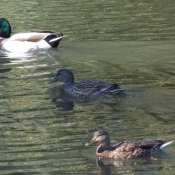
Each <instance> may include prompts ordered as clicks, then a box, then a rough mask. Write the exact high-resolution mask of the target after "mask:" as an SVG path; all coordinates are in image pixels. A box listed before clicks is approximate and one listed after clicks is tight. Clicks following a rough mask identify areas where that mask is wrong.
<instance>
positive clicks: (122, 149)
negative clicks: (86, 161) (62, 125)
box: [86, 131, 173, 159]
mask: <svg viewBox="0 0 175 175" xmlns="http://www.w3.org/2000/svg"><path fill="white" fill-rule="evenodd" d="M172 142H173V141H163V140H151V139H149V140H126V141H123V142H120V143H118V144H116V145H113V146H110V137H109V134H108V133H107V132H106V131H96V132H95V133H94V137H93V138H92V140H91V141H90V142H89V143H86V146H89V145H91V144H93V143H98V144H99V146H98V148H97V150H96V155H97V156H98V157H99V158H107V159H131V158H137V157H144V156H147V155H152V154H155V153H158V152H162V151H163V150H165V148H166V147H167V146H168V145H169V144H171V143H172Z"/></svg>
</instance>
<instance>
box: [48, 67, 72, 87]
mask: <svg viewBox="0 0 175 175" xmlns="http://www.w3.org/2000/svg"><path fill="white" fill-rule="evenodd" d="M56 81H60V82H62V83H63V84H72V83H74V75H73V73H72V72H71V71H70V70H69V69H59V70H58V72H57V75H56V76H55V78H53V79H52V80H50V82H49V83H53V82H56Z"/></svg>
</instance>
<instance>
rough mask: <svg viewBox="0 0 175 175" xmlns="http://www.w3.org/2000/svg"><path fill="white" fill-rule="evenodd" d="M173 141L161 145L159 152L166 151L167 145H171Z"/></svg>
mask: <svg viewBox="0 0 175 175" xmlns="http://www.w3.org/2000/svg"><path fill="white" fill-rule="evenodd" d="M173 142H174V141H173V140H171V141H168V142H165V143H163V144H162V145H161V147H160V148H159V149H160V150H161V151H164V150H165V149H166V147H167V146H168V145H170V144H171V143H173Z"/></svg>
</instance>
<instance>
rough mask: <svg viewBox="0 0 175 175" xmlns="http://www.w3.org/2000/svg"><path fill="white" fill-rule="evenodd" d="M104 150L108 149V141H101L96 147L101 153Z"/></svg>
mask: <svg viewBox="0 0 175 175" xmlns="http://www.w3.org/2000/svg"><path fill="white" fill-rule="evenodd" d="M105 150H110V142H105V143H101V144H100V145H99V147H98V148H97V151H98V153H101V152H103V151H105Z"/></svg>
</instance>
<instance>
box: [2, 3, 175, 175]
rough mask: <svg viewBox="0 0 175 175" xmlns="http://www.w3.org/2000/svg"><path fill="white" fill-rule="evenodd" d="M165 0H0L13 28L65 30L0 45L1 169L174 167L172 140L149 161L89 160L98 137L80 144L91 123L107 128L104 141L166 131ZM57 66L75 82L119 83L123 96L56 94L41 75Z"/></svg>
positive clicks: (168, 28) (169, 80) (170, 126)
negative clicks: (54, 45) (58, 37)
mask: <svg viewBox="0 0 175 175" xmlns="http://www.w3.org/2000/svg"><path fill="white" fill-rule="evenodd" d="M173 5H174V1H172V0H171V1H168V2H166V3H165V2H162V1H155V2H150V1H117V2H115V1H109V2H108V1H96V2H92V1H85V0H84V1H81V2H75V1H70V0H69V1H64V2H62V1H52V3H48V2H47V1H39V0H38V1H28V2H26V3H23V1H20V0H18V1H16V2H11V3H8V4H7V2H6V1H1V2H0V8H1V16H2V17H6V18H7V19H9V21H10V23H11V25H12V29H13V33H16V32H19V31H26V30H31V29H48V30H52V29H53V30H55V31H58V32H63V33H64V34H65V35H67V37H66V38H64V40H62V41H61V43H60V46H59V48H58V49H56V50H50V51H48V52H43V53H34V54H32V55H14V54H7V53H4V52H3V51H1V52H0V77H1V78H0V116H1V122H0V128H1V129H0V133H1V137H0V143H1V144H0V155H1V159H0V160H1V161H0V171H1V174H72V173H74V174H117V173H118V174H173V173H174V169H175V164H174V162H175V157H174V153H175V151H174V148H175V146H174V144H172V145H171V146H170V147H169V148H168V149H167V153H165V154H161V155H157V156H156V158H157V160H151V159H149V158H145V159H137V160H127V161H110V162H109V161H102V162H96V157H95V149H96V147H97V145H94V146H91V147H85V146H84V145H85V143H86V142H88V141H89V140H90V139H91V137H92V135H93V133H94V131H96V130H98V129H104V130H106V131H108V132H109V133H110V135H111V142H112V144H115V143H116V142H119V141H121V140H124V139H131V138H134V139H143V138H154V139H165V140H174V131H175V129H174V128H175V111H174V106H175V100H174V88H175V79H174V75H175V72H174V68H175V59H174V55H175V51H174V44H175V42H174V36H175V35H174V27H173V26H174V20H173V19H174V6H173ZM2 7H6V8H2ZM2 14H4V15H2ZM55 24H57V25H55ZM65 67H66V68H69V69H71V70H72V71H73V72H74V74H75V79H76V81H81V80H84V79H98V80H102V81H107V82H112V83H118V84H120V86H121V87H122V88H124V89H126V94H127V96H126V97H123V98H112V99H111V98H100V99H97V100H92V101H90V102H86V103H77V102H74V103H73V102H70V103H68V102H66V103H64V102H63V101H62V99H61V98H60V96H59V92H58V88H57V87H58V86H59V85H60V84H59V83H55V85H54V84H48V82H49V80H50V79H51V78H53V77H54V76H55V74H56V71H57V70H58V69H59V68H65Z"/></svg>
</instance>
